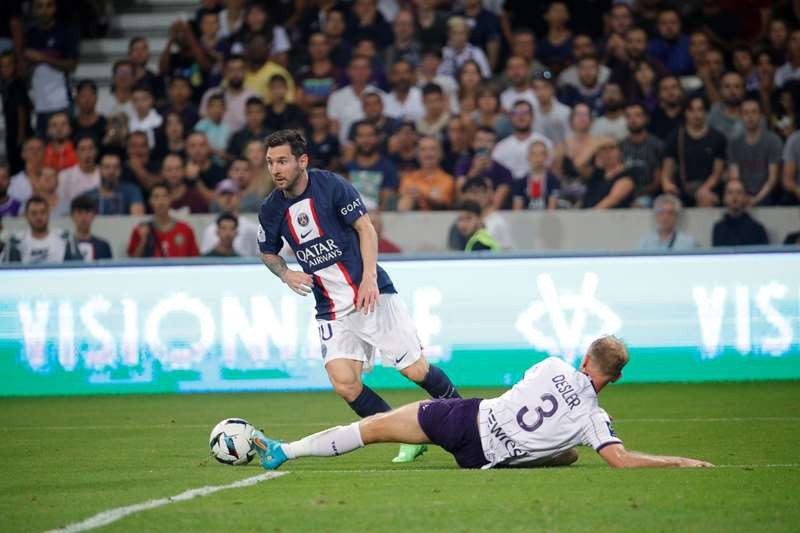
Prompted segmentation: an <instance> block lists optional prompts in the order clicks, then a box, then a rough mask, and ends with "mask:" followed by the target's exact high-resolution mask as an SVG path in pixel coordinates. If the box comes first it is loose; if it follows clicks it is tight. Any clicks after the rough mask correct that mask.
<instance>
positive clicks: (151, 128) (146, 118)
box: [128, 85, 164, 146]
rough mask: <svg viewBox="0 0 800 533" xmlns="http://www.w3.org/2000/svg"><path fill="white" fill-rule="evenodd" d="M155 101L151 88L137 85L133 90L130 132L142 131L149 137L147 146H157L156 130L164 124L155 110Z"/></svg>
mask: <svg viewBox="0 0 800 533" xmlns="http://www.w3.org/2000/svg"><path fill="white" fill-rule="evenodd" d="M154 106H155V100H154V99H153V93H152V91H151V90H150V87H148V86H146V85H137V86H136V87H135V88H134V89H133V114H132V115H131V116H130V117H129V119H128V131H130V132H131V133H134V132H137V131H141V132H143V133H144V134H145V135H146V136H147V145H148V146H155V144H156V133H155V132H156V130H157V129H158V128H160V127H161V125H162V124H163V123H164V119H163V118H162V117H161V114H160V113H159V112H158V111H156V109H155V107H154Z"/></svg>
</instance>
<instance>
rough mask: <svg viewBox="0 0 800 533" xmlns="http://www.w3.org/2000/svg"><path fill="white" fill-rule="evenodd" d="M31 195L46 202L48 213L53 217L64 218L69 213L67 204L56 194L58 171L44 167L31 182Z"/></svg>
mask: <svg viewBox="0 0 800 533" xmlns="http://www.w3.org/2000/svg"><path fill="white" fill-rule="evenodd" d="M31 194H32V196H38V197H40V198H42V199H44V200H45V201H47V206H48V208H49V212H50V214H51V215H53V216H57V217H60V216H64V215H66V214H68V213H69V202H68V201H66V200H65V199H64V198H62V197H61V196H59V194H58V171H57V170H56V169H55V168H54V167H51V166H47V165H45V166H44V167H42V171H41V172H40V173H39V174H38V175H37V176H34V177H33V179H32V180H31Z"/></svg>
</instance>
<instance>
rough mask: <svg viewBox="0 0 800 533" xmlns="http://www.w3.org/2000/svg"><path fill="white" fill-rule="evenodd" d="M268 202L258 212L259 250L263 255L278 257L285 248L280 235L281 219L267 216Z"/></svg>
mask: <svg viewBox="0 0 800 533" xmlns="http://www.w3.org/2000/svg"><path fill="white" fill-rule="evenodd" d="M266 209H267V202H264V203H263V204H261V209H259V211H258V249H259V250H260V251H261V253H262V254H273V255H278V252H280V251H281V248H283V239H281V234H280V220H281V219H280V218H278V217H275V216H272V217H270V216H265V212H266Z"/></svg>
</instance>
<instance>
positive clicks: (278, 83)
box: [264, 74, 306, 131]
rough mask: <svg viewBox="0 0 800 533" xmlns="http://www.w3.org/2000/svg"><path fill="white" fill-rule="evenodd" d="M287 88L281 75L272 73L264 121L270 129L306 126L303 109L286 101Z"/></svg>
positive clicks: (302, 127) (301, 127)
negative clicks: (268, 102) (268, 101)
mask: <svg viewBox="0 0 800 533" xmlns="http://www.w3.org/2000/svg"><path fill="white" fill-rule="evenodd" d="M288 90H289V86H288V85H287V84H286V79H285V78H284V77H283V76H282V75H280V74H274V75H273V76H272V77H271V78H270V79H269V95H270V104H269V105H268V106H267V116H266V120H265V121H264V123H265V125H266V126H267V128H268V129H270V130H273V131H278V130H285V129H304V128H305V127H306V114H305V113H303V110H302V109H300V107H298V106H297V105H296V104H290V103H289V102H287V101H286V96H287V91H288Z"/></svg>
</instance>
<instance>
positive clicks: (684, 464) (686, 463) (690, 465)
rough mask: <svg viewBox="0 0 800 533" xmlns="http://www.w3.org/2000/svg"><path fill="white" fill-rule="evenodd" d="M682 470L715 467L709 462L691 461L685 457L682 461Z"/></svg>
mask: <svg viewBox="0 0 800 533" xmlns="http://www.w3.org/2000/svg"><path fill="white" fill-rule="evenodd" d="M680 466H681V468H707V467H711V466H714V465H713V464H712V463H709V462H708V461H701V460H699V459H689V458H688V457H684V458H682V459H681V464H680Z"/></svg>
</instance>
